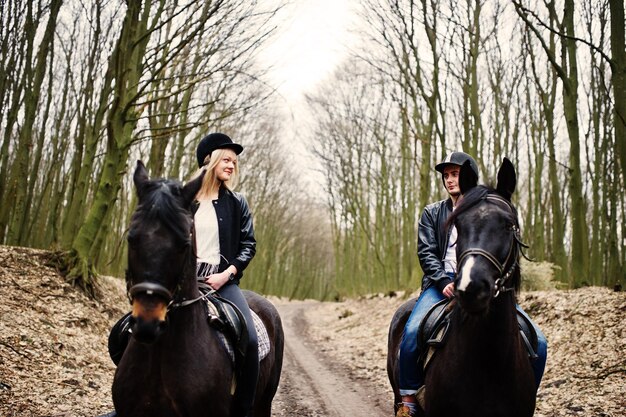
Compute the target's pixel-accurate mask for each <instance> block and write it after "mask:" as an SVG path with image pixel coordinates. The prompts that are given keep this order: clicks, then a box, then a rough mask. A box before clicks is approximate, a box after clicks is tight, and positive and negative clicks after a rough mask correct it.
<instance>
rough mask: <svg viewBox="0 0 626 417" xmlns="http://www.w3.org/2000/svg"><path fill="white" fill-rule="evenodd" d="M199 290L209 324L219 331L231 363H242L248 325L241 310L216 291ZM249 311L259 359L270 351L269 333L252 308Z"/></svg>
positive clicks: (246, 343)
mask: <svg viewBox="0 0 626 417" xmlns="http://www.w3.org/2000/svg"><path fill="white" fill-rule="evenodd" d="M200 291H201V292H202V294H203V295H205V301H206V306H207V321H208V323H209V325H210V326H211V327H213V328H214V329H216V330H217V331H218V332H219V333H218V334H219V336H220V341H221V342H222V346H223V347H224V349H225V350H226V353H228V355H229V356H230V359H231V361H232V363H233V364H234V365H237V364H240V363H242V361H243V358H244V357H245V353H246V349H247V345H248V327H247V325H246V320H245V318H244V316H243V314H242V313H241V310H239V308H238V307H237V306H236V305H235V304H233V303H232V302H231V301H229V300H227V299H225V298H222V297H220V296H219V295H218V294H217V293H211V294H209V293H208V292H209V290H208V289H206V290H205V289H204V288H202V287H200ZM250 313H251V314H252V320H253V322H254V328H255V330H256V334H257V339H258V349H259V361H261V360H262V359H263V358H265V357H266V356H267V354H268V353H269V351H270V340H269V335H268V334H267V329H266V328H265V324H264V323H263V321H262V320H261V318H260V317H259V316H258V315H257V314H256V313H255V312H254V310H250Z"/></svg>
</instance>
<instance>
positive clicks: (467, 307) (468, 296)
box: [456, 280, 492, 314]
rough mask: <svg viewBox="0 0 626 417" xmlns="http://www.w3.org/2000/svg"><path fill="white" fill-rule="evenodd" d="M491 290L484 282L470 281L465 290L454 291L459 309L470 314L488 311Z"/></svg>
mask: <svg viewBox="0 0 626 417" xmlns="http://www.w3.org/2000/svg"><path fill="white" fill-rule="evenodd" d="M491 295H492V290H491V287H490V285H489V283H488V282H487V281H486V280H479V281H478V282H476V281H472V282H471V283H470V285H468V286H467V287H466V288H465V290H462V291H461V290H458V289H457V291H456V297H457V298H458V300H459V303H460V304H461V308H463V310H464V311H466V312H467V313H470V314H482V313H484V312H486V311H487V310H488V309H489V303H490V302H491Z"/></svg>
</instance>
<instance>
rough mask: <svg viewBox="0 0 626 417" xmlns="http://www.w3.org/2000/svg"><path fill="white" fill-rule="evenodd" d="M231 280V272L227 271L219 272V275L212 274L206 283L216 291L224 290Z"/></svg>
mask: <svg viewBox="0 0 626 417" xmlns="http://www.w3.org/2000/svg"><path fill="white" fill-rule="evenodd" d="M229 278H230V271H229V270H228V269H227V270H226V271H224V272H218V273H217V274H212V275H209V276H208V277H206V279H205V280H204V282H206V283H207V284H208V285H210V286H211V288H213V289H214V290H215V291H217V290H219V289H220V288H222V287H223V286H224V285H225V284H226V283H228V281H229Z"/></svg>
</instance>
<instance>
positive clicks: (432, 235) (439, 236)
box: [417, 198, 452, 291]
mask: <svg viewBox="0 0 626 417" xmlns="http://www.w3.org/2000/svg"><path fill="white" fill-rule="evenodd" d="M451 213H452V200H451V199H449V198H448V199H447V200H442V201H438V202H436V203H432V204H429V205H427V206H426V207H425V208H424V211H423V212H422V215H421V217H420V222H419V226H418V229H417V234H418V240H417V256H418V258H419V261H420V265H421V266H422V271H423V272H424V276H423V277H422V291H424V290H426V289H427V288H429V287H432V286H433V285H434V286H436V287H437V289H438V290H439V291H443V289H444V288H445V287H446V285H448V284H449V283H451V282H452V280H451V279H450V278H449V277H448V276H447V275H446V272H445V270H444V264H443V259H444V258H445V256H446V250H447V248H448V239H449V238H450V230H446V229H444V228H445V224H446V220H447V219H448V217H449V216H450V214H451Z"/></svg>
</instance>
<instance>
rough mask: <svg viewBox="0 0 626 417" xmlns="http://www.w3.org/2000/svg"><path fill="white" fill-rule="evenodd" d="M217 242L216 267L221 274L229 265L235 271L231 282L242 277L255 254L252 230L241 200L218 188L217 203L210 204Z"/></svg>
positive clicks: (197, 203) (242, 198) (243, 199)
mask: <svg viewBox="0 0 626 417" xmlns="http://www.w3.org/2000/svg"><path fill="white" fill-rule="evenodd" d="M213 206H214V207H215V214H216V215H217V224H218V229H219V239H220V255H221V261H220V267H219V270H220V272H221V271H224V270H225V269H226V268H228V267H229V266H230V265H234V266H235V267H236V268H237V275H236V276H235V282H236V283H237V284H239V280H240V279H241V277H242V275H243V270H244V269H246V267H247V266H248V264H249V263H250V261H251V260H252V258H253V257H254V254H255V253H256V240H255V239H254V227H253V225H252V213H250V207H249V206H248V202H247V201H246V199H245V197H244V196H243V195H241V194H239V193H236V192H234V191H231V190H228V189H227V188H224V187H222V188H220V191H219V195H218V197H217V200H213ZM198 207H200V203H199V202H198V201H194V202H193V204H192V206H191V212H192V213H193V214H194V215H195V214H196V211H198Z"/></svg>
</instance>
